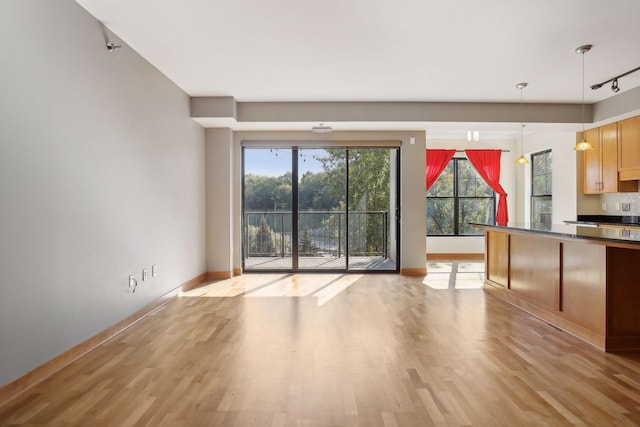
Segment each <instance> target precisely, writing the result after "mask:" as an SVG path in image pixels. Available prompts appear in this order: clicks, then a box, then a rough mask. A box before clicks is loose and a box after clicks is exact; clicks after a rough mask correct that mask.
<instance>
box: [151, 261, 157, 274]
mask: <svg viewBox="0 0 640 427" xmlns="http://www.w3.org/2000/svg"><path fill="white" fill-rule="evenodd" d="M157 275H158V264H153V265H152V266H151V277H156V276H157Z"/></svg>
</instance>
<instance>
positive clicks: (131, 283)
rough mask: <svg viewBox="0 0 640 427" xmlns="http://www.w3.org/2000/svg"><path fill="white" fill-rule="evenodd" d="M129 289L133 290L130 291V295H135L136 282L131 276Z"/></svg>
mask: <svg viewBox="0 0 640 427" xmlns="http://www.w3.org/2000/svg"><path fill="white" fill-rule="evenodd" d="M129 287H130V288H133V290H132V291H131V293H134V294H135V293H136V288H137V287H138V281H137V280H136V278H135V277H134V276H133V274H132V275H130V276H129Z"/></svg>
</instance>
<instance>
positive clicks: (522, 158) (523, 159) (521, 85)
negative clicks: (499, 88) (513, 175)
mask: <svg viewBox="0 0 640 427" xmlns="http://www.w3.org/2000/svg"><path fill="white" fill-rule="evenodd" d="M527 84H528V83H518V84H517V85H516V87H517V88H518V89H520V157H518V158H517V159H516V165H526V164H527V163H529V160H527V158H526V157H525V156H524V154H523V153H522V140H523V134H524V123H523V120H524V118H523V113H522V111H523V108H524V107H523V103H522V89H524V88H525V87H527Z"/></svg>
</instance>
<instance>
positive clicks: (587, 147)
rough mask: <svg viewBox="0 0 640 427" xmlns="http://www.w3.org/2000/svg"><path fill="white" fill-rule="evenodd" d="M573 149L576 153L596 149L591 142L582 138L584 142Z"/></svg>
mask: <svg viewBox="0 0 640 427" xmlns="http://www.w3.org/2000/svg"><path fill="white" fill-rule="evenodd" d="M573 149H574V150H575V151H587V150H593V149H594V148H593V145H591V143H590V142H589V141H587V140H586V139H585V138H582V141H581V142H578V143H577V144H576V146H575V147H573Z"/></svg>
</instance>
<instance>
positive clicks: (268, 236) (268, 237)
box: [251, 216, 276, 255]
mask: <svg viewBox="0 0 640 427" xmlns="http://www.w3.org/2000/svg"><path fill="white" fill-rule="evenodd" d="M272 234H273V233H272V232H271V227H269V224H267V219H266V218H265V217H264V216H263V217H262V220H261V222H260V227H258V229H257V230H256V234H255V236H254V239H253V241H252V242H251V252H252V253H254V254H259V255H275V254H276V247H275V245H274V243H273V236H272Z"/></svg>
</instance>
